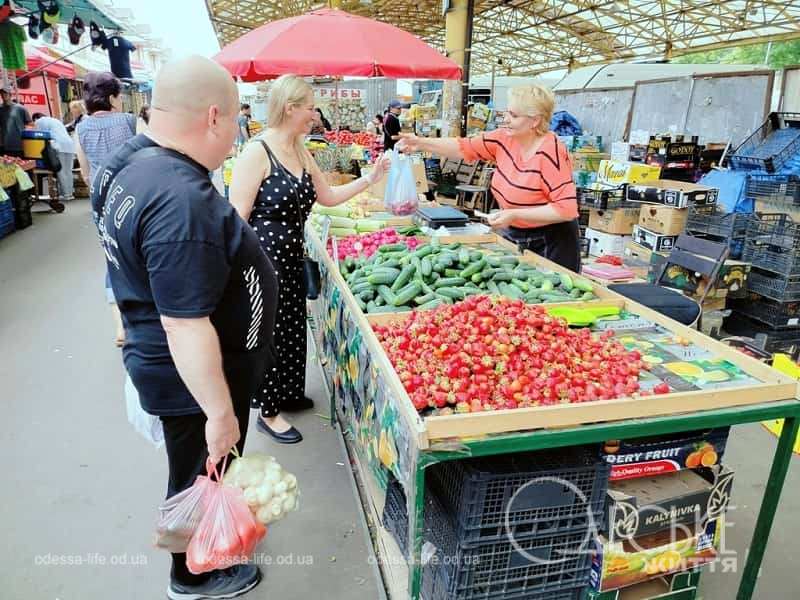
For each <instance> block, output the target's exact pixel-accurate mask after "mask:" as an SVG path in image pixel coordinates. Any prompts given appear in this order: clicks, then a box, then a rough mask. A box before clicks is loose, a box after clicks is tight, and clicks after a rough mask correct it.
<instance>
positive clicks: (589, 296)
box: [581, 292, 597, 300]
mask: <svg viewBox="0 0 800 600" xmlns="http://www.w3.org/2000/svg"><path fill="white" fill-rule="evenodd" d="M596 297H597V296H595V295H594V292H583V296H581V300H594V299H595V298H596Z"/></svg>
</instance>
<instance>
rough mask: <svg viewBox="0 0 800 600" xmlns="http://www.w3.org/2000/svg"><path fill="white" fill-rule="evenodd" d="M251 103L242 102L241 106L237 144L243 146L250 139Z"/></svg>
mask: <svg viewBox="0 0 800 600" xmlns="http://www.w3.org/2000/svg"><path fill="white" fill-rule="evenodd" d="M250 115H251V113H250V105H249V104H242V105H241V107H240V108H239V117H238V120H237V122H238V124H239V133H238V135H237V136H236V145H237V146H243V145H244V144H246V143H247V140H249V139H250Z"/></svg>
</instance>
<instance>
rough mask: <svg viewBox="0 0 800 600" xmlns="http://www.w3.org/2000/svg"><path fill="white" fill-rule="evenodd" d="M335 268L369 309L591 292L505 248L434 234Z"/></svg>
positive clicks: (586, 296)
mask: <svg viewBox="0 0 800 600" xmlns="http://www.w3.org/2000/svg"><path fill="white" fill-rule="evenodd" d="M340 269H341V272H342V275H343V276H344V277H345V280H346V281H347V284H348V285H349V286H350V290H351V291H352V292H353V295H354V296H355V298H356V302H357V303H358V305H359V307H360V308H361V309H362V310H364V311H366V312H367V313H370V314H375V313H385V312H404V311H410V310H412V309H420V310H427V309H432V308H436V307H437V306H439V305H441V304H453V303H454V302H456V301H458V300H463V299H464V298H466V297H468V296H472V295H477V294H487V295H500V296H506V297H509V298H514V299H518V300H523V301H524V302H526V303H527V304H540V303H546V302H570V301H578V300H593V299H594V298H595V295H594V292H593V288H592V284H591V283H589V282H588V281H587V280H585V279H582V278H579V277H572V276H570V275H568V274H566V273H549V272H543V271H540V270H538V269H537V268H536V267H534V266H533V265H529V264H526V263H522V262H520V261H519V258H518V257H517V256H515V255H513V254H510V253H502V252H500V253H494V254H488V253H484V252H482V251H480V250H477V249H474V248H468V247H465V246H462V245H461V244H458V243H453V244H442V243H441V242H440V241H439V240H438V239H436V238H434V239H433V240H432V241H431V242H430V243H428V244H424V245H422V246H420V247H419V248H417V249H416V250H409V249H408V248H407V247H406V246H405V245H404V244H387V245H384V246H381V247H380V248H379V249H378V252H376V253H375V254H373V255H372V256H370V257H369V258H367V259H363V260H358V259H356V258H355V257H352V256H349V257H347V258H346V259H345V260H344V261H343V262H341V263H340Z"/></svg>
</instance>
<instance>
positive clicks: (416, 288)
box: [393, 281, 422, 306]
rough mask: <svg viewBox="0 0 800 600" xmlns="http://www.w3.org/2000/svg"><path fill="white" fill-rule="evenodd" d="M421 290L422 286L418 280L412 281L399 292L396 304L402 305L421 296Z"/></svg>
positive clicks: (395, 300)
mask: <svg viewBox="0 0 800 600" xmlns="http://www.w3.org/2000/svg"><path fill="white" fill-rule="evenodd" d="M421 291H422V286H421V285H420V284H419V283H418V282H416V281H412V282H411V283H409V284H408V285H407V286H406V287H404V288H403V289H401V290H400V291H399V292H398V293H397V297H396V298H395V299H394V303H393V304H394V305H395V306H402V305H403V304H406V303H407V302H410V301H411V300H413V299H414V298H416V297H417V296H419V293H420V292H421Z"/></svg>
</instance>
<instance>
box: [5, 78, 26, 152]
mask: <svg viewBox="0 0 800 600" xmlns="http://www.w3.org/2000/svg"><path fill="white" fill-rule="evenodd" d="M0 98H2V101H3V103H2V105H0V154H5V155H7V156H20V157H21V156H22V132H23V130H24V129H25V126H26V125H28V124H29V123H30V122H31V116H30V115H29V114H28V111H27V110H25V108H24V107H22V106H20V105H19V104H16V103H15V102H12V100H11V91H10V90H9V89H8V88H2V89H0Z"/></svg>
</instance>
